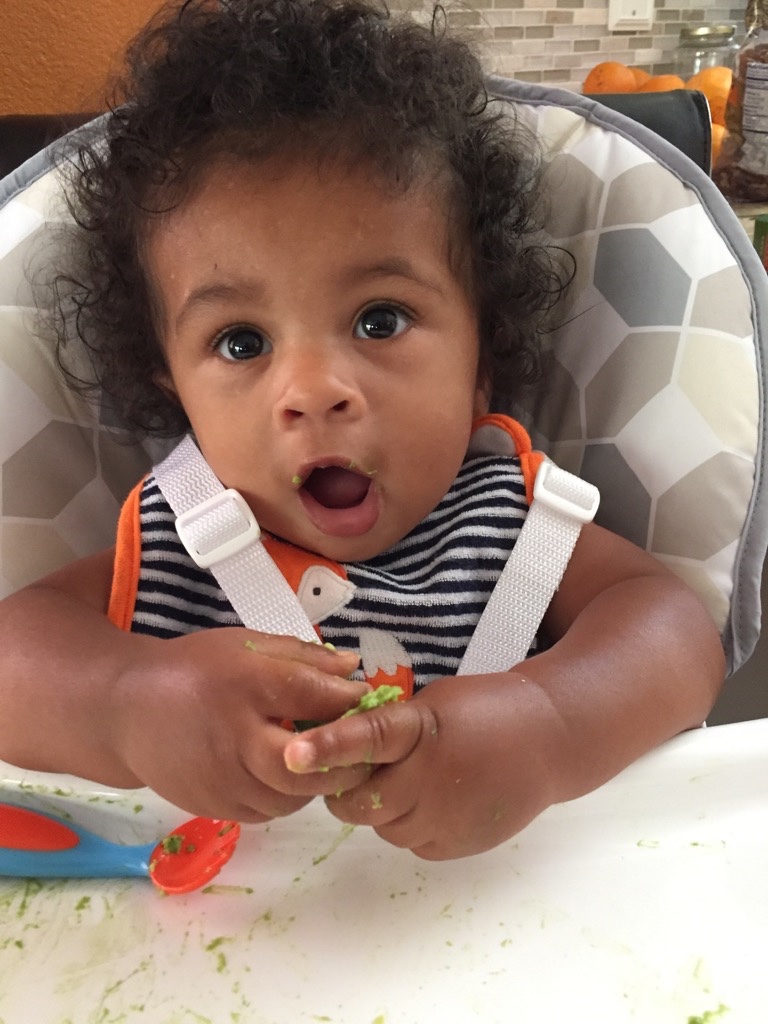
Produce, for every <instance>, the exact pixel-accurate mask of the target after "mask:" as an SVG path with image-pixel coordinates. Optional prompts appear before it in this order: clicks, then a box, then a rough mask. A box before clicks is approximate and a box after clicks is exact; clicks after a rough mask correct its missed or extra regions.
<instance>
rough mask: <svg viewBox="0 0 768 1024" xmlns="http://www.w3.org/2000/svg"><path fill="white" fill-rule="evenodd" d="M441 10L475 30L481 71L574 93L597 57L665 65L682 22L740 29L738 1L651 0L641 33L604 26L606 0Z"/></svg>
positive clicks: (526, 0) (489, 1)
mask: <svg viewBox="0 0 768 1024" xmlns="http://www.w3.org/2000/svg"><path fill="white" fill-rule="evenodd" d="M448 11H449V13H448V19H449V21H450V22H451V23H456V22H458V23H459V24H460V25H463V26H465V27H466V28H467V30H468V33H469V34H471V35H473V36H479V37H480V40H481V41H482V49H483V52H484V55H485V60H486V64H487V67H488V68H489V70H491V71H494V72H495V73H496V74H501V75H507V76H509V77H511V78H519V79H522V80H523V81H526V82H540V83H542V84H544V85H557V86H559V87H561V88H565V89H574V90H576V91H579V92H580V91H581V85H582V82H583V81H584V78H585V77H586V75H587V72H588V71H589V69H590V68H591V67H593V66H594V65H595V64H597V63H598V62H599V61H604V60H619V61H622V63H624V64H631V65H634V66H636V67H640V68H643V69H644V70H645V71H648V72H650V73H651V74H653V75H658V74H666V73H668V72H673V71H674V70H675V49H676V47H677V44H678V39H679V35H680V28H681V27H682V26H683V25H700V24H705V23H717V24H722V23H726V24H732V25H735V26H736V33H737V39H741V38H742V37H743V35H744V7H743V6H739V7H727V6H714V5H707V6H704V5H697V6H695V7H694V6H691V5H690V4H687V3H686V0H655V7H654V19H653V25H652V27H651V30H650V31H647V32H626V31H622V32H609V31H608V0H470V2H469V3H465V4H463V5H462V6H460V7H454V6H451V5H449V7H448Z"/></svg>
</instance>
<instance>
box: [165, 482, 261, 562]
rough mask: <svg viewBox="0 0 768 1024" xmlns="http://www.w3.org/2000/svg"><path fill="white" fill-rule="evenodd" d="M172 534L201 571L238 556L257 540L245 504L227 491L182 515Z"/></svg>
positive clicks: (256, 529)
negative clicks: (176, 535)
mask: <svg viewBox="0 0 768 1024" xmlns="http://www.w3.org/2000/svg"><path fill="white" fill-rule="evenodd" d="M176 531H177V532H178V535H179V538H180V540H181V543H182V544H183V545H184V547H185V548H186V549H187V552H188V554H189V556H190V558H192V560H193V561H194V562H195V564H196V565H199V566H200V568H201V569H210V567H211V566H212V565H216V564H217V563H218V562H223V561H224V559H225V558H230V557H231V556H232V555H236V554H238V552H240V551H242V550H243V549H244V548H247V547H248V546H249V545H250V544H254V543H255V542H256V541H257V540H258V539H259V537H260V536H261V530H260V529H259V524H258V523H257V522H256V518H255V516H254V514H253V512H251V510H250V508H249V506H248V503H247V501H246V500H245V498H244V497H243V496H242V494H240V493H239V492H238V491H235V490H234V489H233V488H231V487H230V488H228V489H227V490H224V491H220V492H219V493H218V494H215V495H214V496H213V497H211V498H206V499H205V501H201V502H200V503H199V504H198V505H195V506H194V508H191V509H188V510H187V511H186V512H182V514H181V515H180V516H179V517H178V519H177V520H176Z"/></svg>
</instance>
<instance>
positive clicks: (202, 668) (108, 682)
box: [0, 552, 369, 821]
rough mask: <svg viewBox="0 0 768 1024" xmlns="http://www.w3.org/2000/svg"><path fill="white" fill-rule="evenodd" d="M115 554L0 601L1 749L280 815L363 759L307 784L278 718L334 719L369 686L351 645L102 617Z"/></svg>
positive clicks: (207, 807)
mask: <svg viewBox="0 0 768 1024" xmlns="http://www.w3.org/2000/svg"><path fill="white" fill-rule="evenodd" d="M111 571H112V558H111V553H110V552H106V553H104V554H101V555H96V556H93V557H92V558H89V559H84V560H83V561H81V562H78V563H75V564H74V565H72V566H69V567H67V568H66V569H63V570H61V571H59V572H57V573H54V574H52V575H51V576H49V577H47V578H46V579H44V580H42V581H40V582H39V583H36V584H34V585H32V586H30V587H27V588H25V589H24V590H22V591H20V592H19V593H17V594H15V595H13V596H12V597H9V598H7V599H6V600H4V601H2V602H0V650H2V652H3V657H2V676H1V677H0V758H2V759H4V760H6V761H10V762H11V763H13V764H16V765H19V766H21V767H25V768H31V769H37V770H41V771H52V772H64V773H71V774H74V775H79V776H83V777H85V778H89V779H93V780H95V781H98V782H101V783H104V784H106V785H111V786H118V787H134V786H140V785H149V786H151V787H152V788H154V789H156V790H157V792H159V793H160V794H161V795H163V796H165V797H166V798H167V799H169V800H171V801H173V802H174V803H177V804H178V805H179V806H181V807H183V808H185V809H187V810H188V811H190V812H191V813H196V814H207V815H211V816H215V817H222V818H237V819H239V820H241V821H258V820H264V819H265V818H269V817H273V816H275V815H279V814H286V813H289V812H290V811H292V810H295V809H296V808H297V807H299V806H301V805H302V804H304V803H306V802H307V800H308V799H309V798H311V796H312V795H314V794H316V793H332V792H335V790H336V789H337V788H338V787H339V786H342V785H354V784H355V783H356V782H359V781H360V779H361V777H363V776H364V775H366V774H367V773H368V771H369V769H367V768H365V767H357V768H347V769H340V771H339V772H330V773H327V774H326V775H316V776H314V777H313V781H312V784H311V785H307V783H308V782H309V781H310V780H309V778H306V779H304V780H302V784H301V785H299V786H297V785H296V781H297V776H296V775H294V774H291V773H290V772H289V771H288V770H287V769H286V767H285V765H284V761H283V748H284V747H285V745H286V743H287V742H288V740H289V739H290V736H291V733H290V732H289V731H287V730H286V729H285V728H283V727H282V726H281V724H280V723H281V722H282V721H283V720H284V719H293V718H308V719H316V720H321V721H322V720H324V719H328V718H335V717H337V716H338V715H339V714H341V713H342V712H344V711H345V710H346V709H347V708H349V707H350V706H352V705H354V704H355V703H356V702H357V701H358V700H359V698H360V696H361V695H362V693H364V692H366V690H367V689H368V688H367V687H366V686H365V684H361V683H357V682H351V681H349V680H347V679H346V678H344V677H345V676H347V675H349V673H350V672H352V671H353V669H354V668H355V667H356V665H357V658H356V656H355V655H353V654H350V653H346V654H345V653H334V652H333V651H330V650H328V649H326V648H324V647H323V646H322V645H320V644H308V643H302V642H301V641H299V640H296V639H294V638H290V637H276V636H265V635H263V634H259V633H255V632H252V631H250V630H245V629H237V628H226V629H214V630H207V631H203V632H199V633H193V634H190V635H189V636H186V637H182V638H179V639H175V640H160V639H157V638H154V637H147V636H140V635H137V634H131V633H125V632H123V631H121V630H119V629H116V628H115V627H114V626H112V625H111V624H110V622H109V621H108V619H107V618H106V615H105V611H104V609H105V608H106V602H107V595H108V592H109V583H110V579H111Z"/></svg>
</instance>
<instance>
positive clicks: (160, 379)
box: [152, 369, 181, 405]
mask: <svg viewBox="0 0 768 1024" xmlns="http://www.w3.org/2000/svg"><path fill="white" fill-rule="evenodd" d="M152 382H153V383H154V385H155V387H156V388H159V389H160V391H162V392H163V394H164V395H165V396H166V397H167V398H170V399H171V401H172V402H175V403H176V404H177V405H180V404H181V403H180V402H179V396H178V393H177V391H176V388H175V387H174V385H173V378H172V377H171V374H170V372H169V371H168V370H167V369H163V370H158V372H157V373H156V374H155V375H154V377H153V378H152Z"/></svg>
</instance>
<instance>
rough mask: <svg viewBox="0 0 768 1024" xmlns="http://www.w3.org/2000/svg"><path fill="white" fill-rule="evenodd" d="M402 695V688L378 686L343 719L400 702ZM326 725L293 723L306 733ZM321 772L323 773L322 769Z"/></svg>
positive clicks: (298, 730) (306, 721)
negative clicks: (383, 705)
mask: <svg viewBox="0 0 768 1024" xmlns="http://www.w3.org/2000/svg"><path fill="white" fill-rule="evenodd" d="M402 695H403V688H402V686H388V685H387V684H386V683H385V684H384V685H383V686H378V687H377V688H376V689H375V690H370V691H369V692H368V693H364V694H363V696H362V697H361V698H360V700H359V701H358V702H357V704H356V705H355V706H354V707H353V708H350V709H349V711H345V712H344V714H343V715H342V716H341V717H342V718H350V717H351V716H352V715H359V714H360V712H361V711H373V709H374V708H380V707H381V705H382V704H391V703H392V701H395V700H398V699H399V698H400V697H402ZM325 724H326V723H325V722H315V721H311V720H309V719H299V720H298V721H296V722H294V723H293V727H294V729H295V730H296V732H306V731H307V729H314V728H315V727H316V726H318V725H325ZM320 770H321V771H322V769H320Z"/></svg>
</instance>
